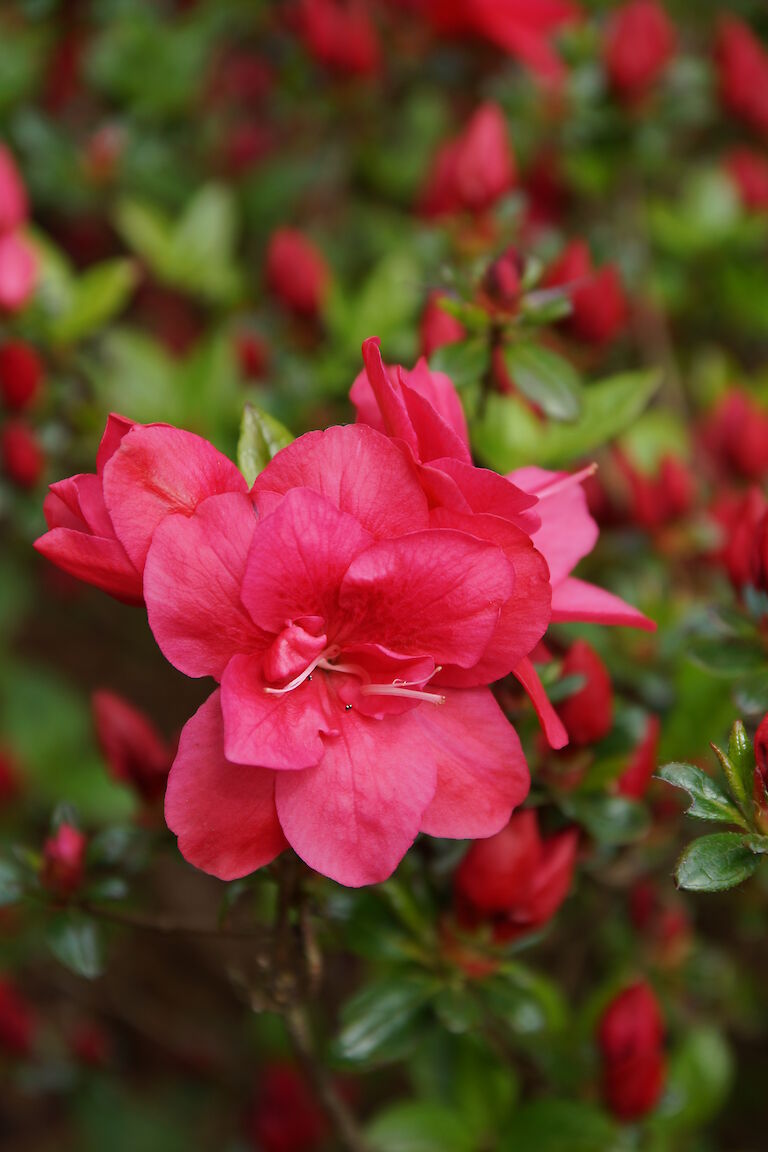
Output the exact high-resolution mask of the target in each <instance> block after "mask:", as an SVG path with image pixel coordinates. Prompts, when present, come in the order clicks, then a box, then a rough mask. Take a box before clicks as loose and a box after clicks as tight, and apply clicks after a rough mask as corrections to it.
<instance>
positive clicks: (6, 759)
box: [0, 748, 19, 811]
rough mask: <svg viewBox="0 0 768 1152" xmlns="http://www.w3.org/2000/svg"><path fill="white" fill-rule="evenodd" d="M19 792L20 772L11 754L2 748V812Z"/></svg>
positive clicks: (0, 796)
mask: <svg viewBox="0 0 768 1152" xmlns="http://www.w3.org/2000/svg"><path fill="white" fill-rule="evenodd" d="M18 790H19V771H18V768H17V766H16V761H15V760H14V758H13V756H12V755H11V753H10V752H9V751H8V750H7V749H5V748H0V811H2V809H3V808H4V807H5V806H6V805H7V804H8V803H9V802H10V801H11V800H13V798H14V797H15V796H16V793H17V792H18Z"/></svg>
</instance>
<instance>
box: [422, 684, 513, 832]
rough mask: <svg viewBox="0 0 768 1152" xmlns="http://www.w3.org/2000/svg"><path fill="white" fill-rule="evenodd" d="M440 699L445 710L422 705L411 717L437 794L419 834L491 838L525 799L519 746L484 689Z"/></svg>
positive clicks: (490, 694) (456, 692) (489, 693)
mask: <svg viewBox="0 0 768 1152" xmlns="http://www.w3.org/2000/svg"><path fill="white" fill-rule="evenodd" d="M445 696H446V701H445V704H443V705H440V706H434V705H429V704H422V705H421V707H420V708H419V709H418V711H417V712H416V713H414V714H413V722H414V725H416V724H418V725H419V727H420V729H421V738H422V740H423V742H424V743H425V744H426V745H429V746H430V747H431V748H432V750H433V754H434V755H435V758H436V761H437V788H436V790H435V795H434V798H433V800H432V803H431V804H430V805H429V807H428V808H427V810H426V812H425V813H424V817H423V819H422V822H421V830H422V832H426V833H427V834H428V835H429V836H447V837H451V838H453V839H465V838H466V839H476V838H477V837H485V836H492V835H493V834H494V833H495V832H498V831H499V829H501V828H503V827H504V826H505V825H506V823H507V821H508V820H509V817H510V815H511V813H512V810H513V808H517V807H518V805H520V804H522V802H523V800H524V799H525V797H526V796H527V795H528V789H529V787H530V783H531V778H530V774H529V772H528V767H527V765H526V763H525V757H524V756H523V751H522V748H521V747H520V741H519V740H518V737H517V733H516V732H515V730H514V728H513V727H512V725H511V724H510V723H509V721H508V720H507V718H506V716H505V715H504V713H503V712H502V710H501V708H500V707H499V705H498V704H497V703H496V701H495V699H494V697H493V694H492V693H491V692H490V691H489V690H488V689H487V688H478V689H474V690H470V691H455V690H452V689H448V690H447V691H446V693H445Z"/></svg>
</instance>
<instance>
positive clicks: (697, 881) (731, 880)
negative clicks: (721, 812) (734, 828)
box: [675, 832, 759, 892]
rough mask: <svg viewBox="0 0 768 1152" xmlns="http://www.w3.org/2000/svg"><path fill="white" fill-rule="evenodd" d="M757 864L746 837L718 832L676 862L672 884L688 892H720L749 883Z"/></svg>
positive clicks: (703, 839) (757, 861)
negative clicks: (746, 881) (745, 882)
mask: <svg viewBox="0 0 768 1152" xmlns="http://www.w3.org/2000/svg"><path fill="white" fill-rule="evenodd" d="M758 863H759V857H758V856H756V855H755V853H754V852H753V851H752V850H751V849H750V847H749V839H748V838H747V837H745V836H740V835H739V833H738V832H718V833H717V834H716V835H714V836H704V837H702V839H701V840H694V842H693V844H689V846H688V847H687V848H686V850H685V851H684V852H683V854H682V856H681V857H680V859H679V861H678V864H677V869H676V871H675V881H676V883H677V885H678V887H680V888H687V889H688V890H689V891H691V892H723V891H725V889H726V888H734V887H735V886H736V885H737V884H741V883H742V882H743V881H744V880H748V879H749V877H750V876H751V875H752V874H753V872H754V871H755V869H756V868H757V866H758Z"/></svg>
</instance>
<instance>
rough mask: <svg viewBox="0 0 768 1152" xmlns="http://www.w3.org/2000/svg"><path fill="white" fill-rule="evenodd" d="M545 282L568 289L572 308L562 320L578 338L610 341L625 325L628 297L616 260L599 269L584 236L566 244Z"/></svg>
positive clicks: (596, 341) (592, 340)
mask: <svg viewBox="0 0 768 1152" xmlns="http://www.w3.org/2000/svg"><path fill="white" fill-rule="evenodd" d="M544 284H545V286H546V287H548V288H565V289H567V290H568V296H569V297H570V301H571V308H572V311H571V315H570V316H568V317H567V318H566V319H565V320H564V321H563V322H562V323H563V326H564V327H565V328H567V329H568V331H569V332H570V333H571V334H572V335H573V336H574V337H575V338H576V339H577V340H582V341H584V343H586V344H598V345H602V344H608V343H610V341H611V340H613V339H615V337H616V336H618V334H619V333H620V332H621V331H622V329H623V328H625V327H626V323H627V315H628V308H627V300H626V296H625V294H624V288H623V285H622V282H621V277H620V275H619V273H618V270H617V269H616V268H615V267H614V266H613V264H604V265H603V267H602V268H599V269H596V268H595V267H594V265H593V263H592V257H591V255H590V252H589V248H588V247H587V245H586V243H585V242H584V241H583V240H572V241H571V243H570V244H568V245H567V246H566V248H565V250H564V251H563V252H562V253H561V255H560V256H559V258H558V259H557V260H556V261H555V263H554V264H552V265H551V266H550V268H549V269H548V271H547V273H546V275H545V277H544Z"/></svg>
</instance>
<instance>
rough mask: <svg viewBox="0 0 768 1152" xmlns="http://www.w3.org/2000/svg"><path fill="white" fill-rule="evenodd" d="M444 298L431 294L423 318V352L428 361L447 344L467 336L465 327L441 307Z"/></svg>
mask: <svg viewBox="0 0 768 1152" xmlns="http://www.w3.org/2000/svg"><path fill="white" fill-rule="evenodd" d="M443 298H444V297H443V293H441V292H430V294H429V297H428V299H427V303H426V306H425V308H424V311H423V313H422V316H421V325H420V328H419V334H420V337H421V352H422V355H423V356H426V357H427V359H429V357H430V356H431V355H432V353H433V352H436V351H437V349H438V348H443V347H445V345H446V344H455V343H457V341H459V340H463V339H464V337H465V336H466V332H465V330H464V327H463V325H462V324H460V323H459V321H458V320H457V319H456V317H455V316H451V315H450V313H448V312H446V310H445V309H444V308H441V307H440V301H441V299H443Z"/></svg>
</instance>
